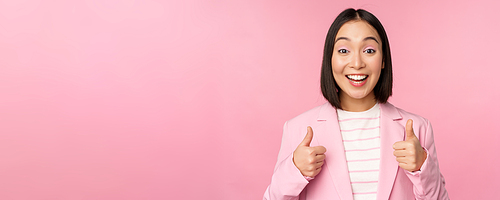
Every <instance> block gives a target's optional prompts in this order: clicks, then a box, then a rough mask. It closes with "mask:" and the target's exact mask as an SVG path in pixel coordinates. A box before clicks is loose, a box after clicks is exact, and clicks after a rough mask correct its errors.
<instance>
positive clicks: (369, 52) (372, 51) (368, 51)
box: [365, 49, 375, 54]
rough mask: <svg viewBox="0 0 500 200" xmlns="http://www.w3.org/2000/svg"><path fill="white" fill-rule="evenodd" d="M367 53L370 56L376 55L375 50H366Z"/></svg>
mask: <svg viewBox="0 0 500 200" xmlns="http://www.w3.org/2000/svg"><path fill="white" fill-rule="evenodd" d="M365 53H368V54H372V53H375V49H367V50H365Z"/></svg>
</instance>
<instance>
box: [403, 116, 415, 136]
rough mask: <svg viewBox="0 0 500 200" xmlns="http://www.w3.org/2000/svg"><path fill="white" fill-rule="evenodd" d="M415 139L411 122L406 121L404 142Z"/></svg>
mask: <svg viewBox="0 0 500 200" xmlns="http://www.w3.org/2000/svg"><path fill="white" fill-rule="evenodd" d="M415 137H416V136H415V133H414V132H413V120H411V119H409V120H408V121H406V139H405V141H407V140H410V139H413V138H415Z"/></svg>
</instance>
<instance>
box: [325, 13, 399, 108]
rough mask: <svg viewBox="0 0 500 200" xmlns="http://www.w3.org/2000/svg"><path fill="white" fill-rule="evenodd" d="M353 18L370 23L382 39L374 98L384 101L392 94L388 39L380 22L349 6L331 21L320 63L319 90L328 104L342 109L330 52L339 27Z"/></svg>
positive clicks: (371, 15) (331, 52)
mask: <svg viewBox="0 0 500 200" xmlns="http://www.w3.org/2000/svg"><path fill="white" fill-rule="evenodd" d="M353 20H362V21H365V22H367V23H368V24H370V25H371V26H372V27H373V28H375V30H377V33H378V35H379V36H380V39H381V40H382V63H383V65H384V66H383V68H382V72H381V73H380V78H379V80H378V82H377V84H376V85H375V87H374V88H373V91H374V94H375V99H376V100H377V101H378V102H380V103H386V102H387V100H388V99H389V97H390V96H391V95H392V61H391V50H390V47H389V39H388V38H387V34H386V33H385V30H384V27H383V26H382V23H380V21H379V20H378V19H377V17H375V15H373V14H371V13H370V12H368V11H366V10H363V9H357V10H355V9H353V8H349V9H346V10H344V11H342V12H341V13H340V14H339V15H338V16H337V18H335V20H334V21H333V23H332V25H331V26H330V29H329V30H328V34H327V35H326V40H325V49H324V51H323V63H322V65H321V81H320V82H321V92H322V93H323V96H324V97H325V99H326V100H328V102H330V104H331V105H332V106H333V107H335V108H339V109H342V106H341V105H340V98H339V91H340V90H341V89H340V87H339V86H338V84H337V82H336V81H335V79H334V78H333V72H332V54H333V46H334V44H335V37H336V36H337V33H338V32H339V30H340V27H342V25H344V24H345V23H347V22H349V21H353Z"/></svg>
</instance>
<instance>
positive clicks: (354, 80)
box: [346, 75, 368, 87]
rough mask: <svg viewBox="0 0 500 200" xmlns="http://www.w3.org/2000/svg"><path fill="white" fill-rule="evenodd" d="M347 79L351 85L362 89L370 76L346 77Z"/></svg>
mask: <svg viewBox="0 0 500 200" xmlns="http://www.w3.org/2000/svg"><path fill="white" fill-rule="evenodd" d="M346 78H347V79H349V82H350V83H351V85H353V86H355V87H361V86H363V85H364V84H365V83H366V79H367V78H368V75H346Z"/></svg>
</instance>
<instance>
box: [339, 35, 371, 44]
mask: <svg viewBox="0 0 500 200" xmlns="http://www.w3.org/2000/svg"><path fill="white" fill-rule="evenodd" d="M339 40H347V41H351V39H349V38H346V37H339V38H337V39H336V40H335V43H337V42H338V41H339ZM367 40H373V41H375V42H376V43H379V42H378V40H377V38H375V37H371V36H370V37H366V38H365V39H363V41H367Z"/></svg>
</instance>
